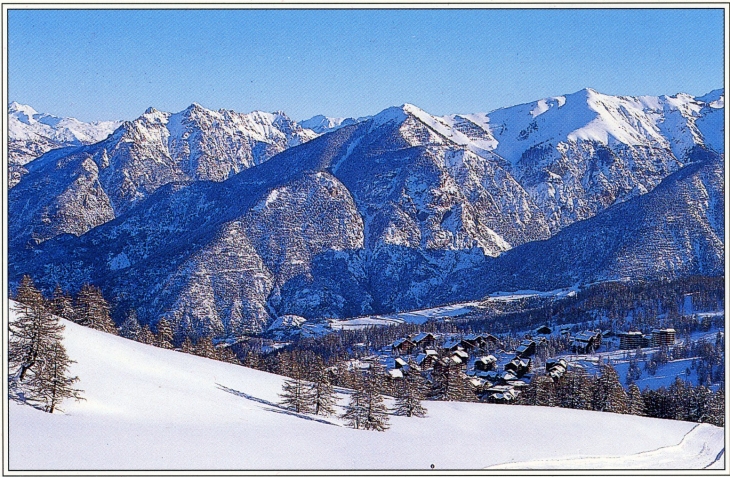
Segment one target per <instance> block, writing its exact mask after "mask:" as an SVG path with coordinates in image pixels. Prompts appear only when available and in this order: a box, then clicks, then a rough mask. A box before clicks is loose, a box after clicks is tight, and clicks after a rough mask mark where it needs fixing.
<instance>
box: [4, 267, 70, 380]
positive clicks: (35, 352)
mask: <svg viewBox="0 0 730 477" xmlns="http://www.w3.org/2000/svg"><path fill="white" fill-rule="evenodd" d="M16 300H17V301H18V305H17V308H16V310H17V318H16V319H15V320H13V321H12V322H11V323H9V325H8V326H9V331H10V336H9V342H8V360H9V364H10V366H11V368H15V369H16V371H15V373H13V380H14V381H18V382H19V381H23V380H24V379H25V378H26V374H27V373H28V372H29V370H31V368H33V367H34V366H36V363H37V362H38V361H39V360H41V359H42V357H43V355H44V353H46V352H47V350H48V349H49V348H50V347H51V346H52V345H53V343H55V342H57V341H60V340H61V338H62V337H61V332H62V331H63V326H62V325H61V324H60V323H59V321H58V317H57V316H54V315H52V314H51V313H50V312H49V311H48V307H47V304H46V301H45V299H44V298H43V295H42V294H41V292H40V291H38V289H37V288H35V285H34V284H33V281H32V280H31V279H30V277H28V276H27V275H26V276H24V277H23V280H22V281H21V284H20V286H19V287H18V293H17V295H16Z"/></svg>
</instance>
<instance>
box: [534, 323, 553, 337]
mask: <svg viewBox="0 0 730 477" xmlns="http://www.w3.org/2000/svg"><path fill="white" fill-rule="evenodd" d="M552 332H553V330H552V329H551V328H550V327H549V326H547V325H542V326H541V327H539V328H538V329H536V330H535V334H537V335H549V334H550V333H552Z"/></svg>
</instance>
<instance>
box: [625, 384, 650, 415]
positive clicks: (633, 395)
mask: <svg viewBox="0 0 730 477" xmlns="http://www.w3.org/2000/svg"><path fill="white" fill-rule="evenodd" d="M627 397H628V401H627V409H628V413H629V414H634V415H636V416H644V415H646V405H644V398H643V397H642V396H641V390H639V386H637V385H636V384H631V385H630V386H629V392H628V393H627Z"/></svg>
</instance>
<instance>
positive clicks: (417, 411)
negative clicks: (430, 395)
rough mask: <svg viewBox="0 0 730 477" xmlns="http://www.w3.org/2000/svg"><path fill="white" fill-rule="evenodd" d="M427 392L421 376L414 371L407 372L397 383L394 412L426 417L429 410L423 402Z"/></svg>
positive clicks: (408, 415) (400, 414) (401, 414)
mask: <svg viewBox="0 0 730 477" xmlns="http://www.w3.org/2000/svg"><path fill="white" fill-rule="evenodd" d="M425 394H426V393H425V389H424V386H423V379H422V378H421V376H420V375H417V374H415V373H413V372H411V373H408V374H406V375H405V376H403V379H400V380H398V382H397V384H396V399H395V409H394V414H395V415H396V416H406V417H412V416H415V417H425V416H426V412H427V411H426V408H425V407H423V405H422V404H421V401H422V400H423V399H424V397H425Z"/></svg>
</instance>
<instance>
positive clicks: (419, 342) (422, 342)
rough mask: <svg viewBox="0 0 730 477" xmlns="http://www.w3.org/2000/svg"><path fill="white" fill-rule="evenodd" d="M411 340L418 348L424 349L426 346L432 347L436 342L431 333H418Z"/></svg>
mask: <svg viewBox="0 0 730 477" xmlns="http://www.w3.org/2000/svg"><path fill="white" fill-rule="evenodd" d="M411 341H412V342H413V344H414V345H416V346H417V347H418V348H420V349H422V350H423V351H425V350H427V349H428V348H433V347H434V345H435V344H436V337H435V336H434V335H433V334H432V333H418V334H417V335H416V336H414V337H413V338H411Z"/></svg>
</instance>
